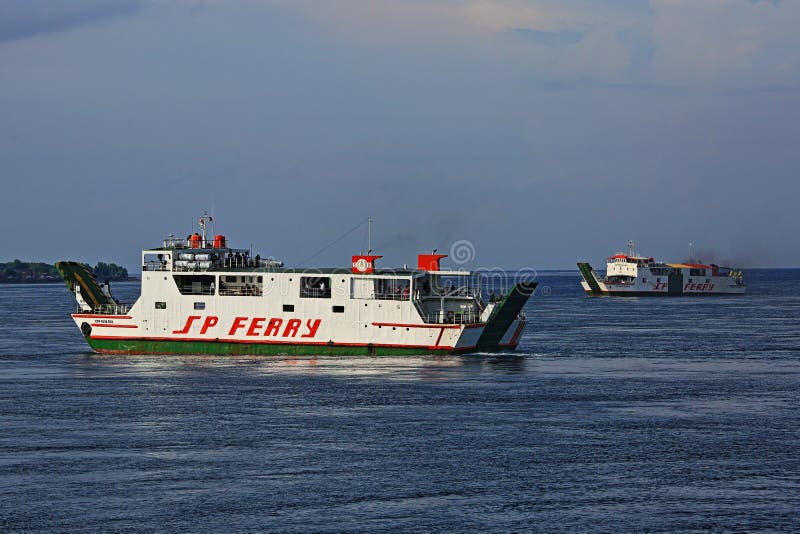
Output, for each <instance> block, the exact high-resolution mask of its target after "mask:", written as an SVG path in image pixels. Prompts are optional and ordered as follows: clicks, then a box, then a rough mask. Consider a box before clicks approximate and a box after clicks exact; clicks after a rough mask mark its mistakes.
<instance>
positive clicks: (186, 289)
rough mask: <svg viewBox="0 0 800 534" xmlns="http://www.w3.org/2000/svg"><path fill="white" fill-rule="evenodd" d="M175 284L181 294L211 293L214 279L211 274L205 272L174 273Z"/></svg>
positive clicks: (212, 292)
mask: <svg viewBox="0 0 800 534" xmlns="http://www.w3.org/2000/svg"><path fill="white" fill-rule="evenodd" d="M172 278H174V279H175V285H176V286H178V291H180V293H181V295H213V294H214V279H215V278H216V277H215V276H213V275H207V274H189V275H181V274H174V275H172Z"/></svg>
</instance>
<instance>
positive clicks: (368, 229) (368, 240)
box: [367, 215, 372, 255]
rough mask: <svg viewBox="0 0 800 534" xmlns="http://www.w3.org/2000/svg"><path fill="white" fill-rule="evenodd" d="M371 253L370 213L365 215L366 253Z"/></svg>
mask: <svg viewBox="0 0 800 534" xmlns="http://www.w3.org/2000/svg"><path fill="white" fill-rule="evenodd" d="M370 254H372V215H370V216H368V217H367V255H370Z"/></svg>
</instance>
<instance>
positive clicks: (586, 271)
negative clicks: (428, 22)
mask: <svg viewBox="0 0 800 534" xmlns="http://www.w3.org/2000/svg"><path fill="white" fill-rule="evenodd" d="M578 269H580V271H581V275H582V276H583V279H584V280H586V283H587V284H588V285H589V288H590V289H591V290H592V294H594V295H600V294H601V293H602V292H603V290H602V289H601V288H600V284H598V283H597V276H596V275H595V274H594V269H592V266H591V265H589V264H588V263H578Z"/></svg>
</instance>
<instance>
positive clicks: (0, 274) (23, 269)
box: [0, 260, 134, 284]
mask: <svg viewBox="0 0 800 534" xmlns="http://www.w3.org/2000/svg"><path fill="white" fill-rule="evenodd" d="M92 271H94V274H95V276H96V277H97V280H98V282H104V281H105V280H109V281H117V282H118V281H124V280H134V279H133V278H131V277H130V276H128V269H126V268H125V267H120V266H119V265H117V264H116V263H104V262H102V261H99V262H97V265H95V266H94V267H92ZM53 282H61V276H60V275H59V274H58V270H57V269H56V267H55V265H50V264H49V263H43V262H25V261H20V260H14V261H10V262H8V263H0V284H42V283H53Z"/></svg>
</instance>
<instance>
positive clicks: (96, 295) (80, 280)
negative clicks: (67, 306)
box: [56, 261, 116, 311]
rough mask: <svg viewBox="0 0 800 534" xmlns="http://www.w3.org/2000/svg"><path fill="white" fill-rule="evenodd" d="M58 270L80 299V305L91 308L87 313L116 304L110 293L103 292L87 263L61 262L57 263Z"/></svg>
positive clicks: (69, 287)
mask: <svg viewBox="0 0 800 534" xmlns="http://www.w3.org/2000/svg"><path fill="white" fill-rule="evenodd" d="M56 269H58V272H59V274H61V278H63V279H64V282H65V283H66V284H67V288H68V289H69V290H70V292H71V293H72V294H73V295H75V298H76V299H78V303H79V304H81V306H82V307H84V308H89V309H88V310H85V311H90V310H99V309H102V308H104V307H107V306H109V305H113V304H116V302H115V301H114V300H113V298H112V297H111V295H110V293H107V292H106V291H103V288H101V287H100V284H98V283H97V278H95V276H94V273H93V272H92V270H91V268H90V267H89V266H88V265H86V264H85V263H79V262H77V261H59V262H56ZM81 299H82V300H83V302H81Z"/></svg>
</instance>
